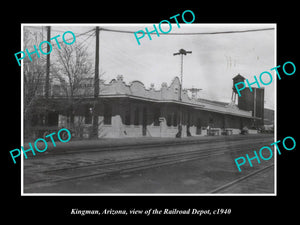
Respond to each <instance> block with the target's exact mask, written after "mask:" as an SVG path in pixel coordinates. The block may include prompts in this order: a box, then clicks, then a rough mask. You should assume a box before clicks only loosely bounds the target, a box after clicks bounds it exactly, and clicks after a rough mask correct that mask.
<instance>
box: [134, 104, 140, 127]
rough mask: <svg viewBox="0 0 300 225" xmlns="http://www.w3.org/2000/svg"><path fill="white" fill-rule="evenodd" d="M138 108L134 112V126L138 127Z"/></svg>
mask: <svg viewBox="0 0 300 225" xmlns="http://www.w3.org/2000/svg"><path fill="white" fill-rule="evenodd" d="M139 114H140V112H139V108H136V109H135V110H134V125H140V117H139Z"/></svg>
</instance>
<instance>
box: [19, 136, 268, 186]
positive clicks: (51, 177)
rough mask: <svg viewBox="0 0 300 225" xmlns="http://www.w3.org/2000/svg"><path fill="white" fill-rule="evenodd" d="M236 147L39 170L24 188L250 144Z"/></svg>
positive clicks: (237, 149) (195, 157) (200, 156)
mask: <svg viewBox="0 0 300 225" xmlns="http://www.w3.org/2000/svg"><path fill="white" fill-rule="evenodd" d="M251 143H252V145H251V148H259V147H261V146H263V145H262V144H263V143H269V142H268V141H266V140H264V141H261V142H256V143H255V144H253V142H251ZM234 144H236V146H232V147H230V148H225V149H224V148H222V146H218V147H217V146H216V147H212V146H209V149H205V150H203V149H201V150H199V146H196V148H194V149H192V150H189V151H186V152H177V153H164V152H160V154H157V151H156V153H154V154H152V155H148V156H146V157H138V158H131V159H126V160H122V161H114V162H106V163H103V162H99V163H93V164H88V165H81V166H72V167H65V168H58V169H52V170H44V171H38V173H39V174H40V175H41V177H43V179H38V180H35V181H33V182H30V183H28V184H26V185H25V187H24V188H25V190H29V189H32V188H34V187H36V186H39V187H41V186H51V185H53V184H57V183H61V182H68V181H74V180H79V179H80V180H81V179H89V178H92V177H102V176H108V175H114V174H122V173H128V172H132V171H138V170H144V169H149V168H154V167H160V166H166V165H171V164H176V163H180V162H186V161H192V160H201V159H206V158H208V157H212V156H218V155H223V154H226V153H229V152H241V151H243V150H244V147H247V148H249V143H247V142H246V143H243V144H242V145H241V144H240V143H234Z"/></svg>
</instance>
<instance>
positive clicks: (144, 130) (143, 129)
mask: <svg viewBox="0 0 300 225" xmlns="http://www.w3.org/2000/svg"><path fill="white" fill-rule="evenodd" d="M142 121H143V128H142V134H143V136H146V135H147V107H144V108H143V120H142Z"/></svg>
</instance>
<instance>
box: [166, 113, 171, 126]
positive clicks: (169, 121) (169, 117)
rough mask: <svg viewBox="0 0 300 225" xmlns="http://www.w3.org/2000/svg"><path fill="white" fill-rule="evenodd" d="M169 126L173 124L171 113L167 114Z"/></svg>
mask: <svg viewBox="0 0 300 225" xmlns="http://www.w3.org/2000/svg"><path fill="white" fill-rule="evenodd" d="M167 126H168V127H170V126H172V115H171V114H168V115H167Z"/></svg>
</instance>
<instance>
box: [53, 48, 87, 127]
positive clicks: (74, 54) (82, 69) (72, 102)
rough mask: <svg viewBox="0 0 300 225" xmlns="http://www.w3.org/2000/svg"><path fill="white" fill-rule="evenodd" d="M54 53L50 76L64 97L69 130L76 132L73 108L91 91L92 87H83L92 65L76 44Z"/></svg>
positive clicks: (85, 52) (84, 51)
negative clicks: (54, 79)
mask: <svg viewBox="0 0 300 225" xmlns="http://www.w3.org/2000/svg"><path fill="white" fill-rule="evenodd" d="M56 53H57V57H56V61H55V63H54V65H53V67H52V76H53V78H56V79H57V80H58V82H59V86H60V88H61V89H62V90H63V93H64V96H65V97H66V104H65V105H64V111H65V113H66V115H67V117H68V118H69V119H70V121H69V122H70V128H71V129H72V128H73V129H75V130H76V129H77V128H75V127H74V116H75V107H78V106H79V105H80V104H79V103H81V102H82V100H83V97H84V94H85V92H86V91H88V90H92V87H90V88H89V87H86V86H85V83H86V81H87V79H92V63H91V61H90V59H89V55H88V52H87V48H86V47H85V46H84V45H80V44H76V43H74V44H72V45H64V46H63V47H62V48H61V49H60V50H57V52H56ZM77 130H78V129H77ZM79 130H80V129H79Z"/></svg>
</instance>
